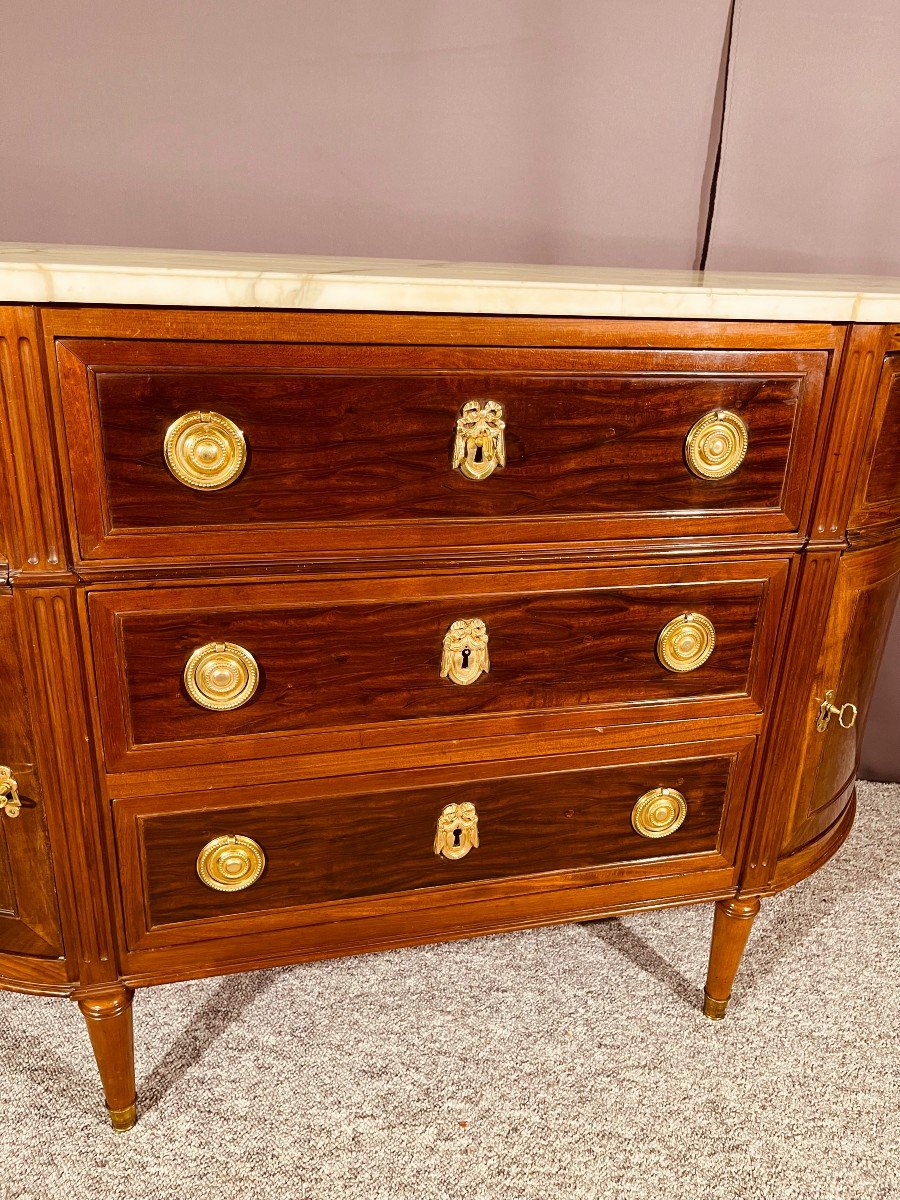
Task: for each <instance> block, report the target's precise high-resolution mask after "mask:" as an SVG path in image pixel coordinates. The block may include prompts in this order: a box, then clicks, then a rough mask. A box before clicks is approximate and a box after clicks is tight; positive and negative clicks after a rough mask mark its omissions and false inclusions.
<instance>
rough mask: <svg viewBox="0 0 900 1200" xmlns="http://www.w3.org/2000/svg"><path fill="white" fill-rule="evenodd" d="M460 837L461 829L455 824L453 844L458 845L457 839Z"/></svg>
mask: <svg viewBox="0 0 900 1200" xmlns="http://www.w3.org/2000/svg"><path fill="white" fill-rule="evenodd" d="M461 837H462V830H461V829H460V828H459V826H457V827H456V829H454V830H453V845H454V846H458V845H459V839H460V838H461Z"/></svg>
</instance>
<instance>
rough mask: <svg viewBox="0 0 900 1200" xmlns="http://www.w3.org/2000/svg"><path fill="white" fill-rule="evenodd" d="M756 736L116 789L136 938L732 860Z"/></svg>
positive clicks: (403, 906) (230, 929) (160, 939)
mask: <svg viewBox="0 0 900 1200" xmlns="http://www.w3.org/2000/svg"><path fill="white" fill-rule="evenodd" d="M752 746H753V739H752V738H735V739H729V740H726V741H719V742H717V743H715V744H714V746H712V745H709V744H698V743H691V744H689V745H682V746H673V747H666V748H665V749H664V750H662V751H661V750H660V748H659V747H656V748H654V749H649V750H640V751H631V752H623V751H617V752H591V753H585V754H569V755H564V756H563V755H560V756H554V757H545V758H540V759H532V760H520V761H518V762H515V763H509V762H504V763H502V764H498V763H495V764H491V763H479V764H475V765H472V766H470V767H469V768H468V769H461V768H459V767H453V768H448V767H434V768H431V769H430V770H428V771H424V772H423V771H421V770H419V771H415V772H413V771H405V772H401V771H398V772H390V773H383V774H380V775H378V776H369V777H365V778H363V777H354V778H344V779H339V780H336V779H330V780H315V781H304V782H299V783H293V784H276V785H268V786H266V787H262V788H258V789H252V788H247V789H244V790H236V791H234V792H224V793H218V794H217V795H215V796H214V797H210V795H209V793H198V794H191V795H180V796H168V797H165V798H160V799H158V800H147V799H145V798H142V799H137V800H135V799H129V800H121V801H116V802H115V803H114V812H115V818H116V829H117V838H118V849H119V857H120V864H121V872H122V884H123V891H124V899H125V909H126V928H127V936H128V943H129V946H131V947H132V948H134V947H138V946H147V947H149V946H153V945H163V944H167V943H171V942H172V941H180V942H184V941H189V940H198V939H203V938H209V937H231V936H232V935H235V934H239V933H242V932H253V931H256V930H260V929H264V928H277V927H278V926H284V925H286V924H314V923H316V922H330V923H333V922H335V921H338V920H343V919H345V918H348V919H349V918H355V917H358V916H360V915H365V916H368V915H371V914H372V913H373V912H374V911H378V912H391V913H394V914H397V913H398V912H399V913H402V912H403V911H406V912H413V911H421V910H422V909H427V908H432V907H439V906H441V905H447V904H455V903H458V902H459V901H462V900H465V901H468V902H471V901H477V900H484V901H485V903H489V902H491V901H492V900H496V899H497V898H500V897H509V896H510V895H514V894H516V893H517V892H527V893H528V894H529V895H532V896H533V895H534V894H535V893H536V892H540V891H546V892H552V891H558V890H560V889H566V888H578V887H581V886H585V885H590V884H599V883H602V882H603V881H604V880H608V881H613V880H617V881H622V880H623V879H624V880H627V879H632V880H635V881H637V882H639V881H640V880H641V879H642V878H644V877H648V876H659V875H661V874H668V875H671V874H673V873H674V874H684V875H689V874H691V873H694V872H702V871H709V870H712V869H715V868H723V867H728V866H730V865H731V864H733V863H734V860H735V850H736V845H737V834H738V826H739V819H740V812H741V809H742V807H743V803H742V802H743V797H744V793H745V791H746V781H747V775H748V770H749V761H750V757H751V751H752ZM636 898H637V900H638V901H639V900H640V897H639V895H638V894H637V893H636ZM554 919H555V918H554ZM536 923H537V922H536Z"/></svg>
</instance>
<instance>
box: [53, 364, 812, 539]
mask: <svg viewBox="0 0 900 1200" xmlns="http://www.w3.org/2000/svg"><path fill="white" fill-rule="evenodd" d="M57 355H58V360H59V367H60V377H61V381H62V390H63V399H64V404H65V408H66V413H67V423H68V427H69V444H70V452H71V455H72V460H73V472H74V476H75V483H76V489H75V490H76V510H77V518H78V525H79V531H80V544H81V548H82V553H83V555H84V556H85V557H86V558H92V557H109V556H111V555H113V556H115V555H122V556H126V555H135V556H144V555H146V556H157V555H160V554H162V555H170V556H171V555H186V554H192V553H196V552H197V550H198V548H202V550H203V553H204V554H217V553H226V554H231V555H232V556H234V555H236V554H239V553H240V551H241V547H242V545H245V544H246V537H244V538H243V539H242V538H241V537H240V536H239V533H240V531H246V530H247V529H248V527H250V528H253V529H255V530H257V531H258V532H257V533H256V534H255V535H254V555H258V554H265V553H269V552H272V553H284V552H286V551H287V550H288V549H294V550H297V549H306V550H323V551H327V552H333V551H337V550H341V549H356V550H370V551H371V550H374V549H379V548H391V547H393V548H400V549H407V548H409V547H410V546H419V547H425V546H437V547H439V546H460V545H465V544H469V543H471V542H476V543H478V544H493V545H495V544H500V543H503V542H506V541H509V540H513V539H514V540H517V541H522V542H536V541H546V540H555V539H558V540H567V539H569V538H574V539H580V538H584V537H595V536H597V532H598V530H597V525H596V522H597V521H600V522H601V523H602V532H604V533H612V534H616V533H622V534H625V535H635V534H649V535H653V534H654V533H657V532H661V533H663V534H665V535H670V534H672V533H679V532H691V531H693V530H700V529H702V528H705V527H706V525H705V522H706V523H708V522H709V520H710V519H712V518H718V519H719V520H718V523H717V524H713V525H712V526H711V527H710V528H709V529H708V531H709V532H717V531H719V530H721V529H728V530H732V529H740V530H745V531H755V530H791V529H795V528H796V527H797V525H798V523H799V520H800V513H801V503H802V492H803V487H804V480H805V478H806V475H807V473H808V469H809V466H810V458H811V453H812V440H813V433H814V428H815V424H816V418H817V410H818V406H819V401H820V398H821V394H822V388H823V380H824V373H825V367H826V365H827V354H826V353H825V352H823V351H776V350H771V351H769V350H766V351H763V350H717V351H712V350H692V351H684V350H667V349H660V350H649V351H648V350H627V349H604V350H592V349H567V350H550V349H533V348H521V347H520V348H499V347H498V348H485V347H477V346H471V347H446V346H443V347H442V346H413V347H410V346H404V347H396V346H365V347H359V346H349V345H343V346H304V345H247V344H243V345H241V344H224V345H223V344H209V343H202V342H140V341H125V340H96V341H95V340H90V341H87V340H64V341H61V342H59V343H57ZM488 402H492V404H493V405H494V406H495V408H494V409H493V410H492V411H493V412H494V415H495V417H496V418H497V420H500V419H501V418H502V423H503V426H504V428H503V431H502V437H503V445H502V448H501V447H500V446H499V443H498V441H497V439H498V437H499V432H498V427H495V426H494V425H492V421H493V418H491V419H490V420H488V418H487V417H486V416H485V413H482V414H481V415H482V416H485V420H486V421H487V426H486V428H487V430H488V433H487V435H485V428H482V427H481V426H479V430H480V431H481V432H480V433H479V435H478V436H482V435H485V436H487V440H486V441H485V442H484V445H483V447H481V446H480V447H476V448H474V449H471V454H470V453H469V452H468V449H467V447H468V442H467V441H466V438H465V437H462V440H461V441H459V440H458V437H457V435H458V433H459V429H458V421H459V420H460V418H461V417H462V416H463V415H464V410H465V409H466V406H467V405H472V404H474V406H475V410H476V411H480V410H481V409H484V406H485V405H486V404H488ZM717 411H719V412H720V411H726V412H728V413H731V414H733V415H734V416H735V417H736V418H738V420H739V422H740V423H742V424H743V425H744V427H745V428H746V430H747V436H748V445H747V451H746V455H745V457H744V459H743V461H742V462H741V464H740V466H738V467H737V468H736V469H735V470H734V471H733V473H731V474H729V475H727V477H722V478H705V477H698V475H697V474H695V473H694V472H693V471H692V470H691V468H690V466H689V455H688V454H687V449H686V440H687V438H688V434H689V432H690V431H691V429H692V427H693V426H694V425H695V423H696V422H698V420H700V419H701V418H703V417H704V416H705V415H706V414H709V413H714V412H717ZM485 412H486V410H485ZM189 413H196V414H201V413H215V414H220V415H221V416H222V417H224V418H226V419H227V421H229V422H231V423H232V424H233V426H234V429H235V430H236V431H238V432H239V434H240V435H241V436H242V438H243V442H244V448H243V449H242V450H241V456H242V457H241V459H240V461H239V462H238V463H237V464H236V468H235V469H236V470H237V467H240V469H239V471H238V473H237V474H236V477H235V478H234V479H233V480H231V481H230V482H229V483H227V485H225V486H222V487H216V488H214V489H209V490H205V489H203V488H199V489H198V488H195V487H192V486H187V485H186V484H185V483H184V482H182V481H180V480H179V478H177V477H176V474H173V471H172V470H170V468H169V467H168V466H167V463H166V457H165V453H164V445H165V440H166V433H167V430H168V429H169V428H170V426H171V425H172V424H173V422H176V421H177V420H178V419H179V418H182V417H184V416H185V415H186V414H189ZM467 428H468V426H467ZM491 428H493V429H494V433H493V434H490V429H491ZM473 436H474V435H473ZM483 440H484V438H483ZM718 448H719V450H721V446H719V447H718ZM243 455H246V458H245V460H244V458H243ZM460 455H462V463H459V459H460ZM484 455H487V456H491V455H495V458H496V465H495V468H494V469H493V470H491V471H490V473H489V474H488V475H487V476H486V477H484V478H472V477H471V472H467V470H466V469H463V464H465V463H466V462H469V463H470V464H475V461H476V459H478V458H479V456H482V462H483V456H484ZM501 457H502V463H501V462H500V458H501ZM455 461H457V462H458V465H456V466H454V462H455ZM91 463H93V466H94V472H93V478H86V477H84V476H83V472H84V471H85V468H86V466H87V464H91ZM475 470H476V473H477V472H478V470H480V468H478V467H477V465H476V467H475ZM363 522H364V523H365V527H363V526H362V525H361V523H363Z"/></svg>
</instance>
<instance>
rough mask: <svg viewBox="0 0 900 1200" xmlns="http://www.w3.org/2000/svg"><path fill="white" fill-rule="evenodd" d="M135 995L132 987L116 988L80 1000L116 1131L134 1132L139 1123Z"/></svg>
mask: <svg viewBox="0 0 900 1200" xmlns="http://www.w3.org/2000/svg"><path fill="white" fill-rule="evenodd" d="M132 995H133V993H132V992H131V991H130V990H129V989H128V988H124V987H114V988H107V989H106V990H104V991H99V990H98V991H95V992H90V993H86V994H82V995H79V996H77V997H76V998H77V1000H78V1007H79V1008H80V1009H81V1011H82V1013H83V1014H84V1019H85V1020H86V1021H87V1027H88V1034H89V1035H90V1039H91V1046H92V1047H93V1050H94V1057H95V1058H96V1060H97V1067H98V1069H99V1071H100V1080H101V1082H102V1084H103V1092H104V1094H105V1096H106V1107H107V1109H108V1110H109V1119H110V1121H112V1127H113V1129H130V1128H131V1127H132V1125H133V1124H134V1123H135V1121H136V1120H137V1104H136V1097H135V1087H134V1032H133V1026H132V1019H131V998H132Z"/></svg>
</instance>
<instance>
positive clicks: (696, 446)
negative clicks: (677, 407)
mask: <svg viewBox="0 0 900 1200" xmlns="http://www.w3.org/2000/svg"><path fill="white" fill-rule="evenodd" d="M749 444H750V433H749V431H748V429H747V426H746V425H745V424H744V422H743V421H742V420H741V418H740V417H739V416H738V415H737V413H733V412H727V411H726V410H724V409H718V408H717V409H714V410H713V411H712V412H708V413H707V414H706V415H705V416H703V417H701V418H700V420H699V421H697V422H695V424H694V425H693V426H692V427H691V429H690V430H689V431H688V435H687V437H686V438H685V440H684V457H685V460H686V462H687V465H688V467H689V468H690V470H691V471H692V472H693V473H694V474H695V475H696V476H698V478H700V479H725V478H727V477H728V476H729V475H733V474H734V472H735V471H736V470H737V469H738V467H739V466H740V465H741V463H742V462H743V461H744V459H745V457H746V455H747V447H748V446H749Z"/></svg>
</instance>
